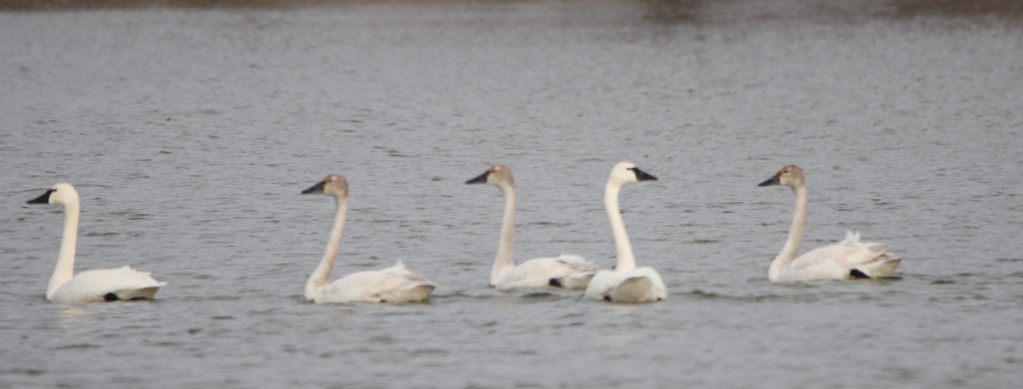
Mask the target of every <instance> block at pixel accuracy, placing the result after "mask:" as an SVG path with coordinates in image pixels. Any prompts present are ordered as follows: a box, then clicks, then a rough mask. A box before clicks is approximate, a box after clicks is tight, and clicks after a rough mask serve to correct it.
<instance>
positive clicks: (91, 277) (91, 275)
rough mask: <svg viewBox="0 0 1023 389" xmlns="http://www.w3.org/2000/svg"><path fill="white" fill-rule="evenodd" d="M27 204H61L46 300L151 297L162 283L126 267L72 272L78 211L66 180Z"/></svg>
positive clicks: (65, 302) (73, 301)
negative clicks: (60, 229)
mask: <svg viewBox="0 0 1023 389" xmlns="http://www.w3.org/2000/svg"><path fill="white" fill-rule="evenodd" d="M28 203H29V204H54V205H62V206H63V207H64V236H63V238H62V239H61V242H60V254H59V256H58V259H57V267H56V268H55V269H54V270H53V275H52V276H51V277H50V283H49V285H48V286H47V287H46V300H48V301H50V302H51V303H55V304H63V305H78V304H85V303H91V302H103V301H116V300H152V299H153V296H155V295H156V292H157V291H159V290H160V287H162V286H164V285H166V284H167V283H165V282H160V281H157V280H155V279H154V278H153V277H152V276H151V275H150V273H149V272H140V271H136V270H134V269H132V268H131V267H129V266H123V267H119V268H116V269H103V270H89V271H83V272H81V273H78V274H77V275H76V274H74V272H75V246H76V245H77V243H78V217H79V213H80V211H81V205H80V204H79V198H78V192H77V191H75V188H74V187H73V186H71V184H68V183H59V184H56V185H54V186H53V187H52V188H50V189H49V190H47V191H46V193H44V194H43V195H42V196H39V197H37V198H35V199H33V200H29V201H28Z"/></svg>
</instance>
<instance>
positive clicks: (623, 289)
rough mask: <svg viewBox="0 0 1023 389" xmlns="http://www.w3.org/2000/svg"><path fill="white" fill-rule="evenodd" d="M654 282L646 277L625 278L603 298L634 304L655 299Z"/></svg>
mask: <svg viewBox="0 0 1023 389" xmlns="http://www.w3.org/2000/svg"><path fill="white" fill-rule="evenodd" d="M653 290H654V282H653V280H651V279H650V278H648V277H632V278H627V279H625V281H622V283H620V284H618V287H617V288H615V289H614V290H612V291H611V293H609V294H608V295H607V296H606V297H605V298H604V299H605V300H610V301H611V302H613V303H623V304H635V303H643V302H647V301H653V300H655V299H656V298H655V296H654V293H653Z"/></svg>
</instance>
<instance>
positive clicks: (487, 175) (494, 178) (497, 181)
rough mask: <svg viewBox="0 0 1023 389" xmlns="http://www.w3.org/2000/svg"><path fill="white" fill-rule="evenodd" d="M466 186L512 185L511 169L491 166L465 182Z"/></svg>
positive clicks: (502, 166)
mask: <svg viewBox="0 0 1023 389" xmlns="http://www.w3.org/2000/svg"><path fill="white" fill-rule="evenodd" d="M465 183H466V184H491V185H498V186H501V185H514V184H515V180H514V179H512V174H511V169H508V167H507V166H504V165H494V166H491V167H490V168H489V169H487V171H485V172H483V174H480V175H479V176H477V177H476V178H473V179H471V180H469V181H466V182H465Z"/></svg>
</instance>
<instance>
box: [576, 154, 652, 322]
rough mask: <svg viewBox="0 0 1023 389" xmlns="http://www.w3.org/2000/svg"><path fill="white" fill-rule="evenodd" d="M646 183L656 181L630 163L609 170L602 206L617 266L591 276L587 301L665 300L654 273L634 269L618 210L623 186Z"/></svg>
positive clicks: (647, 268)
mask: <svg viewBox="0 0 1023 389" xmlns="http://www.w3.org/2000/svg"><path fill="white" fill-rule="evenodd" d="M647 180H657V177H654V176H651V175H649V174H647V173H646V172H644V171H642V170H639V168H637V167H636V165H633V164H632V163H629V162H620V163H618V164H617V165H615V167H614V168H613V169H611V177H610V178H608V180H607V186H605V189H604V206H605V208H606V209H607V218H608V221H609V222H610V223H611V233H612V234H613V236H614V240H615V247H616V248H617V250H618V263H617V265H615V269H614V270H604V271H600V272H598V273H597V274H596V275H594V276H593V279H591V280H590V284H589V286H587V287H586V293H585V296H586V298H589V299H593V300H607V301H611V302H615V303H644V302H650V301H659V300H664V299H666V298H668V290H667V288H666V287H665V286H664V281H662V280H661V275H660V273H658V272H657V270H654V269H653V268H651V267H639V268H637V267H636V259H635V257H633V254H632V243H631V242H630V241H629V236H628V234H627V233H626V232H625V223H624V222H623V221H622V214H621V211H620V209H619V207H618V193H619V192H620V191H621V189H622V187H623V186H625V185H628V184H632V183H636V182H640V181H647Z"/></svg>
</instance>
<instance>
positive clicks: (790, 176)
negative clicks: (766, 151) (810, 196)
mask: <svg viewBox="0 0 1023 389" xmlns="http://www.w3.org/2000/svg"><path fill="white" fill-rule="evenodd" d="M772 185H785V186H788V187H791V188H796V187H800V186H804V185H806V182H805V181H804V179H803V169H800V168H799V166H796V165H789V166H786V167H783V168H781V170H778V173H777V174H775V175H774V177H771V178H768V179H767V181H764V182H761V183H760V185H758V186H772Z"/></svg>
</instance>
